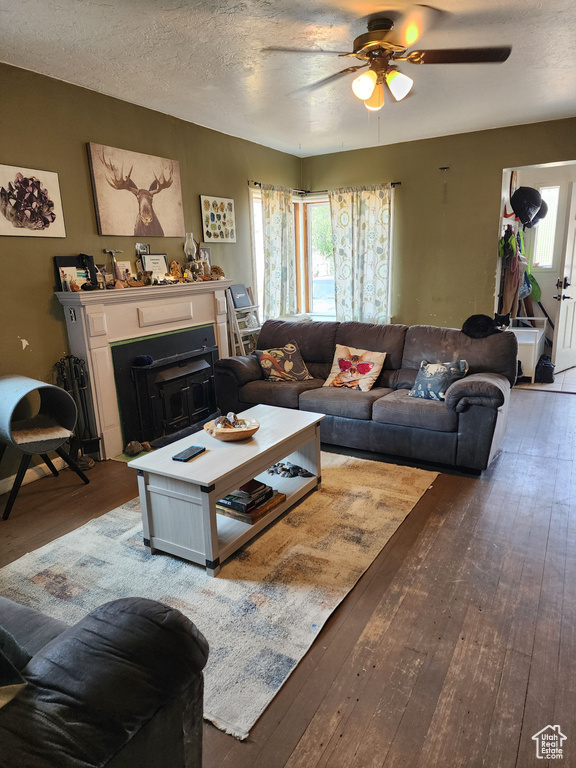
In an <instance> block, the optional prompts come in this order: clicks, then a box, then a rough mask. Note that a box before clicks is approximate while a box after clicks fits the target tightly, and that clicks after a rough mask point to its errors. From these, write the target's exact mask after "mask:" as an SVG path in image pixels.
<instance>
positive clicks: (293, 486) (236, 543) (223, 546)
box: [216, 474, 318, 561]
mask: <svg viewBox="0 0 576 768" xmlns="http://www.w3.org/2000/svg"><path fill="white" fill-rule="evenodd" d="M257 479H258V480H260V481H261V482H263V483H267V484H268V485H271V486H272V487H273V488H274V489H275V490H277V491H278V492H279V493H285V494H286V500H285V501H283V502H282V503H281V504H278V506H277V507H274V509H272V510H271V511H270V512H269V513H268V514H267V515H263V517H261V518H260V519H259V520H256V522H255V523H243V522H242V521H241V520H233V519H232V518H231V517H226V515H221V514H219V513H218V512H217V513H216V525H217V528H218V548H219V550H220V560H221V561H223V560H226V558H227V557H229V556H230V555H231V554H232V553H233V552H235V551H236V550H237V549H238V548H239V547H241V546H243V545H244V544H245V543H246V542H247V541H250V539H252V538H254V536H256V534H258V533H259V532H260V531H261V530H263V529H264V528H266V526H267V525H270V523H271V522H273V521H274V520H276V519H277V518H278V517H280V515H282V514H284V512H286V510H287V509H290V507H292V506H294V504H296V503H297V502H298V501H299V500H300V499H301V498H303V497H304V496H306V494H307V493H310V491H314V490H316V488H317V487H318V478H317V477H316V476H314V477H306V478H303V477H290V478H284V477H279V476H278V475H268V474H263V475H259V476H258V477H257Z"/></svg>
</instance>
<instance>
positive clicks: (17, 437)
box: [0, 376, 90, 520]
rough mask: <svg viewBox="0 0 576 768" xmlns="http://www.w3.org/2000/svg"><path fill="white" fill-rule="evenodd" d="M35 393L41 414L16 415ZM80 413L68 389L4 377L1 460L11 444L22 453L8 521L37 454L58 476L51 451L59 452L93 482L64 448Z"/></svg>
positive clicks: (0, 382)
mask: <svg viewBox="0 0 576 768" xmlns="http://www.w3.org/2000/svg"><path fill="white" fill-rule="evenodd" d="M33 392H38V395H39V397H40V407H39V409H38V413H36V414H35V415H34V416H31V417H30V418H26V419H16V418H14V412H15V411H16V410H17V408H18V405H19V404H20V403H22V401H23V400H25V399H26V397H27V396H28V395H30V394H31V393H33ZM77 415H78V411H77V408H76V403H75V402H74V400H73V398H72V397H71V395H69V394H68V392H66V391H65V390H64V389H61V388H60V387H55V386H54V385H53V384H46V383H45V382H43V381H37V380H36V379H29V378H28V377H26V376H0V461H2V457H3V456H4V452H5V450H6V447H7V446H8V445H12V446H14V448H17V449H18V450H19V451H20V452H21V453H22V459H21V461H20V466H19V468H18V472H17V473H16V479H15V480H14V485H13V486H12V490H11V491H10V496H9V497H8V502H7V504H6V508H5V510H4V514H3V516H2V517H3V519H4V520H8V518H9V516H10V512H11V511H12V507H13V505H14V502H15V500H16V496H17V495H18V491H19V490H20V486H21V485H22V481H23V480H24V475H25V474H26V470H27V469H28V467H29V465H30V461H31V460H32V456H33V455H34V454H38V455H40V456H41V457H42V459H43V460H44V461H45V463H46V465H47V467H48V468H49V469H50V471H51V472H52V474H53V475H54V476H55V477H57V476H58V470H57V469H56V467H55V466H54V464H53V463H52V462H51V460H50V459H49V458H48V452H49V451H55V452H56V453H57V454H58V456H60V457H61V458H62V459H64V461H65V462H66V463H67V464H68V466H69V467H70V468H71V469H73V470H74V472H76V474H77V475H78V477H80V478H81V479H82V480H83V481H84V482H85V483H89V482H90V480H89V479H88V478H87V477H86V475H85V474H84V472H82V470H81V469H80V467H79V466H78V465H77V464H76V462H74V461H73V460H72V459H71V458H70V456H69V455H68V454H67V453H66V452H65V451H64V449H63V448H62V445H63V444H64V443H65V442H66V440H68V439H69V438H70V436H71V434H72V430H73V429H74V426H75V424H76V417H77Z"/></svg>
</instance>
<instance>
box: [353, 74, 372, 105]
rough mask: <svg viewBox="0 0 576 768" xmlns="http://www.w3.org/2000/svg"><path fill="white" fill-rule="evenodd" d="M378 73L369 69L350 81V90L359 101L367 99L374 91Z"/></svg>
mask: <svg viewBox="0 0 576 768" xmlns="http://www.w3.org/2000/svg"><path fill="white" fill-rule="evenodd" d="M377 80H378V75H377V74H376V72H374V70H372V69H369V70H368V72H362V74H361V75H358V77H357V78H355V79H354V80H353V81H352V90H353V91H354V96H357V97H358V98H359V99H360V100H361V101H365V100H366V99H369V98H370V97H371V96H372V94H373V93H374V88H375V87H376V82H377Z"/></svg>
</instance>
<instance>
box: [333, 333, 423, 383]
mask: <svg viewBox="0 0 576 768" xmlns="http://www.w3.org/2000/svg"><path fill="white" fill-rule="evenodd" d="M407 330H408V326H407V325H373V324H372V323H357V322H355V321H348V322H345V323H340V326H339V328H338V330H337V331H336V344H344V345H345V346H347V347H349V346H353V347H363V348H364V349H373V350H374V352H386V360H385V361H384V367H383V370H384V371H391V370H397V369H398V368H400V366H401V364H402V352H403V350H404V340H405V337H406V331H407ZM421 359H422V358H421Z"/></svg>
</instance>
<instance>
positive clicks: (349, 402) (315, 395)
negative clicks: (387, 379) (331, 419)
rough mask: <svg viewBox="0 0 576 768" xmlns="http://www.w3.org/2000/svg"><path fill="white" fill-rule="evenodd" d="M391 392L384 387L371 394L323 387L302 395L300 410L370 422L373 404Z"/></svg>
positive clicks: (372, 390) (371, 391) (375, 389)
mask: <svg viewBox="0 0 576 768" xmlns="http://www.w3.org/2000/svg"><path fill="white" fill-rule="evenodd" d="M389 392H392V390H391V389H386V388H384V387H378V388H374V389H371V390H370V391H369V392H360V391H359V390H357V389H355V390H350V389H347V388H342V389H341V388H332V387H322V388H321V389H315V390H310V391H308V392H303V393H302V394H301V395H300V409H301V410H302V411H313V412H316V413H326V414H329V415H330V416H343V417H345V418H348V419H363V420H370V419H371V418H372V405H373V403H374V402H375V401H376V400H378V399H379V398H381V397H382V396H383V395H386V394H387V393H389Z"/></svg>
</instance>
